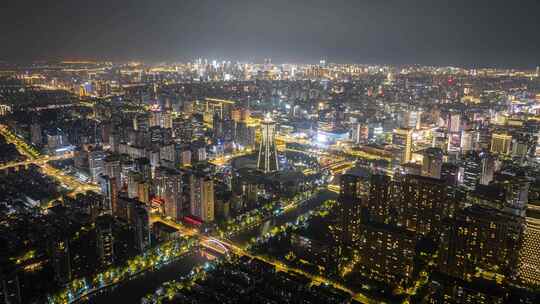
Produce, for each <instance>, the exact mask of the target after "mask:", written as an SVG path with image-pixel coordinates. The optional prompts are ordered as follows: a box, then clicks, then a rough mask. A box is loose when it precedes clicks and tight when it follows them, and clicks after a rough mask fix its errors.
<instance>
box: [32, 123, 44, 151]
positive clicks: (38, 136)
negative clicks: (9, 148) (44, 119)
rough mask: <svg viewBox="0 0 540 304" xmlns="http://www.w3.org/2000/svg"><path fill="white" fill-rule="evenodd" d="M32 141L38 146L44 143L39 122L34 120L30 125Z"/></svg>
mask: <svg viewBox="0 0 540 304" xmlns="http://www.w3.org/2000/svg"><path fill="white" fill-rule="evenodd" d="M30 141H31V142H32V143H33V144H34V145H36V146H41V145H42V144H43V135H42V133H41V126H40V125H39V123H36V122H34V123H32V124H31V125H30Z"/></svg>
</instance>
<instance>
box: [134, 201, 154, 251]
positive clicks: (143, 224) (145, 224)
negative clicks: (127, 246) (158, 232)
mask: <svg viewBox="0 0 540 304" xmlns="http://www.w3.org/2000/svg"><path fill="white" fill-rule="evenodd" d="M149 219H150V218H149V214H148V207H147V206H146V205H145V204H142V203H140V202H136V203H135V204H134V206H133V227H134V229H133V231H134V235H135V246H136V248H137V250H138V251H139V252H140V253H142V252H144V251H146V249H148V248H149V247H150V221H149Z"/></svg>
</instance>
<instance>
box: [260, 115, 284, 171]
mask: <svg viewBox="0 0 540 304" xmlns="http://www.w3.org/2000/svg"><path fill="white" fill-rule="evenodd" d="M261 133H262V134H261V135H262V136H261V144H260V146H259V159H258V161H257V168H258V169H259V170H261V171H263V172H264V173H269V172H274V171H278V170H279V165H278V159H277V149H276V141H275V133H276V123H275V122H274V121H273V120H272V117H270V114H269V113H268V114H267V115H266V117H265V118H264V120H263V121H262V122H261Z"/></svg>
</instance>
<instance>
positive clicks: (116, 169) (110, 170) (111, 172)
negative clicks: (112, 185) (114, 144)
mask: <svg viewBox="0 0 540 304" xmlns="http://www.w3.org/2000/svg"><path fill="white" fill-rule="evenodd" d="M103 167H104V170H103V174H105V175H107V176H109V177H110V178H114V181H115V182H116V188H117V189H118V190H119V189H121V188H122V179H121V178H122V176H121V174H122V167H121V166H120V157H119V156H118V155H109V156H107V157H106V158H105V159H104V160H103Z"/></svg>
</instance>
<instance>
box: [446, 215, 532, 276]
mask: <svg viewBox="0 0 540 304" xmlns="http://www.w3.org/2000/svg"><path fill="white" fill-rule="evenodd" d="M523 224H524V218H523V217H520V216H514V215H510V214H507V213H504V212H502V211H499V210H496V209H492V208H486V207H483V206H479V205H473V206H471V207H468V208H466V209H464V210H461V211H458V212H457V213H456V215H455V219H454V220H452V221H450V222H449V223H448V224H447V225H446V227H445V229H444V230H443V231H442V234H441V245H440V247H439V261H438V264H439V270H440V271H441V272H443V273H445V274H447V275H450V276H452V277H456V278H459V279H463V280H466V281H471V280H472V279H473V278H474V277H475V276H478V275H479V276H481V277H483V278H485V279H488V280H497V281H499V280H504V279H511V278H512V277H513V276H514V275H515V272H516V266H517V258H518V255H517V254H516V253H517V252H518V251H519V245H520V242H521V237H522V231H523Z"/></svg>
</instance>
